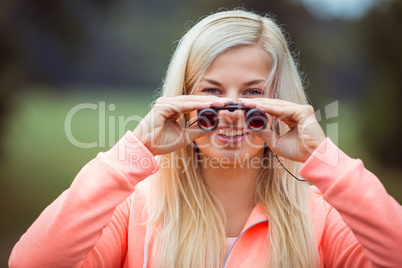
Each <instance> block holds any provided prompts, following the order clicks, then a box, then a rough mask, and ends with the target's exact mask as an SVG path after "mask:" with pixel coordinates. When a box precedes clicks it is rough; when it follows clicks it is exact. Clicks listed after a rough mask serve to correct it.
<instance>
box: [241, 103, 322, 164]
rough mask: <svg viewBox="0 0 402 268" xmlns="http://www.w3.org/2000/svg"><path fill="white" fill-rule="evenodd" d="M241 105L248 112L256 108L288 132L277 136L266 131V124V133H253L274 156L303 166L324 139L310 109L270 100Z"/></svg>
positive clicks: (312, 110)
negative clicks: (272, 118)
mask: <svg viewBox="0 0 402 268" xmlns="http://www.w3.org/2000/svg"><path fill="white" fill-rule="evenodd" d="M241 102H242V104H243V105H244V106H246V107H248V108H257V109H259V110H261V111H264V112H266V113H268V115H269V116H272V117H274V118H276V119H278V120H280V121H282V122H283V123H285V124H286V125H287V126H288V127H289V128H290V129H289V131H288V132H287V133H285V134H283V135H278V134H277V133H276V132H275V131H274V130H272V129H270V128H269V127H270V124H269V125H268V127H267V129H265V130H263V131H261V132H255V134H256V135H258V136H260V137H261V138H262V139H264V140H265V142H266V143H267V145H268V146H269V148H270V149H271V151H272V152H274V153H275V154H277V155H280V156H282V157H285V158H287V159H290V160H293V161H297V162H302V163H304V162H305V161H306V160H307V158H308V157H309V156H310V155H311V153H312V152H313V151H314V150H315V149H316V148H317V147H318V145H320V143H321V142H322V141H323V140H324V139H325V134H324V131H323V130H322V128H321V126H320V124H319V123H318V122H317V119H316V117H315V114H314V109H313V107H312V106H310V105H301V104H296V103H293V102H288V101H284V100H279V99H269V98H253V99H241ZM270 121H272V120H270Z"/></svg>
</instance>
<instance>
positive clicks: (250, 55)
mask: <svg viewBox="0 0 402 268" xmlns="http://www.w3.org/2000/svg"><path fill="white" fill-rule="evenodd" d="M270 65H271V64H270V59H269V56H268V54H267V53H266V52H265V51H264V50H263V49H262V48H260V47H258V46H240V47H235V48H232V49H230V50H228V51H226V52H224V53H222V54H220V55H219V56H218V57H217V58H216V59H215V60H214V61H213V62H212V63H211V65H210V66H209V67H208V69H207V70H206V72H205V73H204V75H203V77H204V78H205V77H208V78H211V79H225V78H228V79H236V80H237V79H241V78H242V79H248V78H249V79H255V78H260V79H261V78H266V77H268V75H269V72H270V69H271V68H270Z"/></svg>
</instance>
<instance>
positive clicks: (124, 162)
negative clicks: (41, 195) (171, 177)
mask: <svg viewBox="0 0 402 268" xmlns="http://www.w3.org/2000/svg"><path fill="white" fill-rule="evenodd" d="M157 170H158V165H157V163H156V161H155V158H154V156H153V155H152V154H151V153H150V152H149V151H148V150H147V149H146V147H145V146H144V145H143V144H141V143H140V142H139V141H138V139H137V138H136V137H135V136H134V135H133V134H132V132H127V133H126V135H125V136H124V137H123V138H122V139H121V140H120V141H119V142H118V143H117V144H116V145H115V146H114V147H113V148H112V149H110V150H109V151H107V152H105V153H99V154H98V155H97V156H96V158H95V159H93V160H92V161H90V162H89V163H88V164H87V165H85V166H84V167H83V168H82V170H81V171H80V172H79V173H78V175H77V177H76V178H75V179H74V181H73V183H72V185H71V186H70V188H69V189H68V190H66V191H65V192H64V193H62V194H61V195H60V196H59V197H58V198H57V199H56V200H55V201H54V202H53V203H52V204H51V205H49V206H48V207H47V208H46V209H45V210H44V211H43V212H42V214H41V215H40V216H39V218H38V219H37V220H36V221H35V222H34V223H33V224H32V226H31V227H30V228H29V229H28V230H27V232H26V233H25V234H24V235H23V236H22V237H21V239H20V240H19V241H18V243H17V244H16V245H15V246H14V249H13V251H12V253H11V256H10V260H9V266H10V267H11V268H13V267H81V266H83V265H84V262H85V265H86V266H92V265H91V263H92V259H94V260H96V262H97V263H103V264H104V265H102V266H106V265H107V264H112V263H115V264H120V263H121V261H122V260H123V259H124V256H125V250H124V243H126V242H127V241H126V236H125V232H126V228H127V224H126V223H125V221H126V219H127V217H126V214H127V213H128V202H127V201H126V202H124V201H125V200H126V199H127V198H128V197H129V196H130V195H131V194H132V193H133V192H134V189H135V185H136V184H137V183H138V182H139V181H141V180H143V179H145V178H146V177H148V176H149V175H151V174H152V173H155V172H156V171H157ZM116 208H117V209H116ZM106 227H107V228H106ZM105 236H108V238H110V239H109V241H108V242H107V243H103V245H102V246H100V247H98V246H96V247H95V244H96V243H97V242H98V240H99V239H100V238H101V237H102V240H103V237H105ZM92 249H93V250H92ZM91 250H92V251H91ZM86 258H87V259H86ZM92 264H93V263H92ZM112 266H118V265H112ZM112 266H109V267H112Z"/></svg>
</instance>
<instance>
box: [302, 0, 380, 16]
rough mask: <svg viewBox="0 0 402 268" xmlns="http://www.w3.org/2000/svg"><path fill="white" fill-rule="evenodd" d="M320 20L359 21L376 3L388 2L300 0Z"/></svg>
mask: <svg viewBox="0 0 402 268" xmlns="http://www.w3.org/2000/svg"><path fill="white" fill-rule="evenodd" d="M300 1H301V2H303V3H304V4H305V5H306V7H307V8H308V9H309V10H310V11H311V12H312V13H314V14H315V15H316V16H318V17H320V18H328V19H332V18H344V19H358V18H360V17H361V16H363V15H364V14H365V13H366V12H367V11H368V10H369V9H370V8H371V7H372V6H373V5H374V4H375V3H376V2H386V1H387V0H300Z"/></svg>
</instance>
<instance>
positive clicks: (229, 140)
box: [216, 132, 248, 144]
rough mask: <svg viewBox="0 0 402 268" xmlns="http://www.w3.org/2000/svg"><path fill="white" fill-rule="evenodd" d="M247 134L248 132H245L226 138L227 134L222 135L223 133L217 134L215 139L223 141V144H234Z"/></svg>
mask: <svg viewBox="0 0 402 268" xmlns="http://www.w3.org/2000/svg"><path fill="white" fill-rule="evenodd" d="M247 135H248V133H247V132H245V133H244V134H243V135H241V136H239V137H233V138H228V137H227V136H224V135H223V134H217V135H216V138H217V140H219V141H220V142H222V143H225V144H235V143H240V142H242V141H243V140H245V139H246V136H247Z"/></svg>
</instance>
